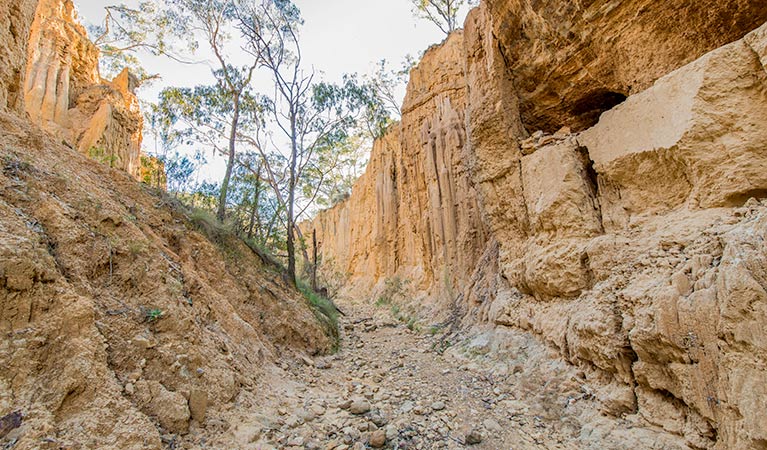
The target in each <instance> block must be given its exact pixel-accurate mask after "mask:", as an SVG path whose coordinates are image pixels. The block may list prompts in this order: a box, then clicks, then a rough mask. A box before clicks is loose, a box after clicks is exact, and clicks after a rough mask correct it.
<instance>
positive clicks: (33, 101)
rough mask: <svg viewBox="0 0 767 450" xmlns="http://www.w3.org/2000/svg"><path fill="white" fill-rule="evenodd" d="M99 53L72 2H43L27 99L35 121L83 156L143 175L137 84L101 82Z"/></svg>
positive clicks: (123, 78)
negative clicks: (135, 92)
mask: <svg viewBox="0 0 767 450" xmlns="http://www.w3.org/2000/svg"><path fill="white" fill-rule="evenodd" d="M98 58H99V50H98V48H97V47H96V46H95V45H94V44H93V43H92V42H91V41H90V40H89V39H88V37H87V33H86V31H85V28H84V27H83V26H82V25H81V24H80V22H79V20H78V18H77V13H76V10H75V7H74V4H73V3H72V1H71V0H66V1H62V0H41V1H40V2H39V4H38V6H37V11H36V13H35V17H34V22H33V23H32V26H31V31H30V34H29V46H28V53H27V64H26V77H25V82H24V101H25V106H26V111H27V113H28V114H29V117H30V118H31V120H32V122H33V123H35V124H36V125H38V126H40V127H42V128H43V129H44V130H46V131H48V132H50V133H52V134H54V135H55V136H56V137H58V138H59V139H61V140H62V141H63V142H65V143H66V144H67V145H69V146H71V147H72V148H75V149H77V150H78V151H79V152H80V153H83V154H85V155H89V156H91V157H92V158H94V159H96V160H98V161H101V162H104V163H106V164H108V165H110V166H112V167H116V168H119V169H122V170H125V171H126V172H128V173H130V174H131V175H133V176H134V177H138V176H139V172H140V169H141V160H140V158H141V140H142V128H143V116H142V115H141V110H140V108H139V102H138V98H137V97H136V95H135V94H134V90H135V89H136V87H137V80H136V79H135V78H134V77H133V76H132V75H131V74H130V73H129V72H128V71H127V70H125V71H123V72H122V73H121V74H120V75H119V76H118V77H116V78H115V79H114V80H112V81H108V80H102V78H101V76H100V75H99V67H98Z"/></svg>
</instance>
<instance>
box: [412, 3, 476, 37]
mask: <svg viewBox="0 0 767 450" xmlns="http://www.w3.org/2000/svg"><path fill="white" fill-rule="evenodd" d="M410 3H412V4H413V13H414V14H415V15H416V17H419V18H421V19H425V20H428V21H429V22H431V23H433V24H434V25H436V26H437V27H438V28H439V29H440V30H441V31H442V32H443V33H445V34H450V33H452V32H453V31H455V30H456V29H457V28H458V27H459V26H460V24H459V23H458V13H459V12H461V9H462V8H463V7H464V6H472V5H476V4H477V3H478V1H477V0H410Z"/></svg>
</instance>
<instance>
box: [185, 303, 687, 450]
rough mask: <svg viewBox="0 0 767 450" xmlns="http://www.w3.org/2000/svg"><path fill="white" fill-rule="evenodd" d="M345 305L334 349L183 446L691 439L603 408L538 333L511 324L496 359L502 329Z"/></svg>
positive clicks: (490, 445) (651, 443)
mask: <svg viewBox="0 0 767 450" xmlns="http://www.w3.org/2000/svg"><path fill="white" fill-rule="evenodd" d="M342 309H343V310H344V311H345V312H346V313H347V316H346V317H345V318H342V328H343V330H344V333H343V337H342V344H341V345H342V348H341V350H340V351H339V352H338V353H337V354H335V355H333V356H329V357H325V358H316V359H309V358H302V359H299V360H296V361H293V362H292V363H281V366H280V367H276V368H275V369H274V370H273V371H271V372H270V374H269V375H268V377H269V378H270V379H268V380H262V382H263V384H262V385H264V386H271V388H269V389H265V390H263V391H262V392H261V393H260V394H258V395H255V396H254V397H253V398H247V399H244V398H243V399H240V400H239V403H240V404H239V405H236V410H237V411H243V410H245V411H248V412H247V413H245V414H242V413H239V412H232V413H231V414H230V415H228V416H227V417H226V418H225V419H224V420H219V419H215V418H212V419H208V421H207V423H206V427H207V428H208V430H207V431H208V432H207V433H205V435H206V436H209V435H210V434H209V431H210V430H209V428H210V427H211V426H215V424H213V422H217V423H219V424H220V425H221V426H222V427H223V428H224V429H226V431H224V432H223V433H222V434H221V435H219V437H218V438H217V439H215V440H209V439H205V438H202V436H203V434H202V433H201V434H200V435H199V436H200V438H199V439H195V434H196V433H197V430H200V429H199V428H197V427H193V428H192V431H191V433H190V435H189V436H187V438H186V439H187V440H186V441H185V443H184V444H182V445H180V447H187V446H188V447H190V448H219V447H220V446H222V445H225V446H235V447H237V448H250V449H275V448H303V449H336V450H345V449H355V450H356V449H360V450H361V449H366V448H390V449H462V448H472V449H565V448H568V449H569V448H636V447H635V445H639V446H640V447H641V448H664V449H668V448H686V447H685V446H684V445H682V444H681V443H680V442H679V441H678V440H676V439H675V438H672V437H670V436H669V435H667V434H663V433H661V432H658V431H655V430H651V429H648V428H643V427H642V426H641V425H642V424H641V423H640V419H639V418H636V417H635V418H633V419H632V418H630V417H629V418H622V419H616V418H607V417H605V416H603V415H602V414H600V412H599V402H598V401H597V400H596V396H597V394H596V393H593V392H591V390H590V388H589V386H588V385H586V384H585V383H584V382H583V381H582V379H583V378H584V374H583V373H580V372H578V371H576V370H574V369H572V368H571V367H568V366H566V365H564V364H562V363H560V362H558V361H557V360H555V359H551V358H550V357H549V356H550V355H549V356H547V354H546V353H547V350H546V349H545V347H541V346H539V345H537V344H535V343H534V341H533V340H525V339H526V338H524V337H521V336H517V337H516V338H515V337H512V336H506V337H505V338H504V339H503V341H505V342H506V343H507V344H508V346H509V348H512V347H513V348H514V349H515V350H516V351H517V352H518V353H517V354H516V355H514V356H515V357H514V356H512V357H511V358H510V359H509V358H508V357H509V355H508V354H507V355H505V356H506V357H505V358H504V359H503V361H505V362H500V360H498V359H494V358H490V357H489V356H488V355H487V354H485V353H486V352H488V351H489V350H490V349H489V347H490V346H492V345H494V344H491V342H492V341H498V340H499V339H498V336H494V337H493V338H492V339H491V338H489V337H488V336H487V335H480V336H479V337H476V338H475V339H473V340H471V341H467V342H466V343H463V344H454V345H451V343H449V342H448V341H447V340H446V339H445V336H444V335H442V334H441V333H440V332H439V331H438V330H435V329H426V330H424V329H418V328H417V327H413V325H412V324H411V326H410V327H408V325H407V323H405V322H402V321H397V320H395V319H393V318H392V316H391V314H390V313H389V310H388V308H376V307H373V306H364V305H359V304H357V305H349V304H343V306H342ZM410 328H414V329H410ZM498 351H499V349H498V348H494V349H493V353H494V354H499V353H498ZM501 353H502V352H501ZM522 363H528V364H524V365H523V364H522ZM544 374H545V375H544Z"/></svg>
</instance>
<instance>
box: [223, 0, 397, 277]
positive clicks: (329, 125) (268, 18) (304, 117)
mask: <svg viewBox="0 0 767 450" xmlns="http://www.w3.org/2000/svg"><path fill="white" fill-rule="evenodd" d="M235 11H236V15H237V18H238V21H239V29H240V31H241V33H242V34H243V36H244V38H245V42H246V46H245V50H246V51H247V52H248V53H250V54H251V55H252V56H253V57H254V58H255V59H256V60H258V61H259V68H260V69H262V70H264V71H265V72H266V73H267V74H268V75H269V76H270V77H271V79H272V81H273V84H274V90H273V92H272V95H271V108H270V109H269V110H270V112H271V123H272V124H273V127H274V129H275V133H273V134H263V135H256V136H247V135H243V139H244V140H245V141H247V142H249V143H251V144H252V145H253V146H254V148H256V149H258V151H259V152H260V153H261V155H262V157H263V160H264V170H265V173H266V175H267V179H268V180H269V182H270V184H271V185H272V187H273V189H274V191H275V194H276V196H277V198H278V199H279V201H280V202H281V204H282V205H284V207H285V213H286V222H287V223H286V224H285V225H286V241H287V242H286V243H287V253H288V255H287V256H288V268H287V270H288V278H289V280H290V281H291V282H292V283H295V282H296V256H295V255H296V235H297V236H298V237H299V239H300V238H301V237H302V236H301V231H300V229H299V228H298V227H297V225H296V224H297V219H298V218H300V216H301V215H302V214H303V213H304V212H305V211H306V210H307V208H309V207H310V205H311V203H312V202H313V201H314V199H315V198H316V197H317V195H318V194H319V192H320V189H321V187H322V186H323V185H324V183H325V175H326V174H327V173H328V167H327V166H326V163H332V162H333V160H334V158H333V156H332V154H333V152H334V151H335V150H336V149H337V148H338V145H339V144H340V143H343V142H345V141H346V140H347V139H348V138H349V135H350V132H351V130H353V129H355V128H356V127H358V126H359V124H360V121H363V120H372V121H381V120H384V119H383V118H382V116H383V114H382V113H381V112H380V110H381V107H380V106H379V105H377V104H376V102H377V97H376V96H375V95H374V93H373V92H372V91H371V89H370V88H369V87H368V86H366V85H364V84H362V83H360V82H359V81H358V80H357V79H356V77H352V76H346V77H344V80H343V82H342V83H340V84H331V83H326V82H323V81H319V80H318V79H317V78H318V77H317V74H316V73H315V71H314V70H313V69H309V70H307V69H306V68H305V67H304V61H303V54H302V51H301V45H300V42H299V27H300V26H301V25H302V23H303V20H302V18H301V14H300V11H299V10H298V8H297V7H296V6H295V5H294V4H293V3H291V2H290V1H289V0H238V1H237V5H236V8H235ZM271 152H278V153H280V154H282V155H283V156H284V158H285V172H284V173H280V172H279V171H277V170H275V168H274V167H273V165H272V164H271V163H270V158H269V154H270V153H271ZM330 165H331V166H333V164H330ZM307 177H310V179H311V181H308V179H307ZM302 184H303V186H304V187H306V186H309V185H311V187H310V188H309V189H305V190H304V192H301V191H300V190H299V188H300V187H301V186H302ZM301 194H303V199H304V200H305V203H304V205H303V208H301V207H298V208H297V199H298V196H299V195H301ZM305 256H306V255H305Z"/></svg>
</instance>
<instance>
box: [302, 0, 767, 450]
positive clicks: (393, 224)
mask: <svg viewBox="0 0 767 450" xmlns="http://www.w3.org/2000/svg"><path fill="white" fill-rule="evenodd" d="M765 20H767V8H765V5H764V3H763V2H756V1H751V2H749V1H745V2H717V3H716V4H713V3H711V4H709V3H705V4H704V3H700V2H696V3H690V2H685V3H684V5H676V4H675V3H674V2H665V3H664V2H641V1H637V2H611V3H610V2H599V1H597V2H585V3H583V2H537V3H534V4H532V6H531V4H529V3H528V2H516V1H512V0H509V1H488V2H486V3H483V4H482V5H480V7H479V8H477V9H475V10H474V11H473V12H472V13H470V15H469V17H468V19H467V21H466V24H465V29H464V30H463V31H462V32H459V33H455V34H453V35H452V36H450V37H449V38H448V39H447V40H446V41H445V42H444V43H443V44H442V45H441V46H439V47H436V48H433V49H431V50H429V51H428V52H427V53H426V55H425V56H424V58H423V61H422V62H421V64H420V65H419V67H418V68H416V69H415V70H414V71H413V73H412V76H411V83H410V85H409V86H408V94H407V98H406V100H405V104H404V106H403V118H402V123H401V124H399V125H398V126H395V127H393V128H392V130H391V131H390V132H389V134H388V135H387V136H386V137H385V138H384V139H382V140H380V141H378V142H377V143H376V145H375V147H374V150H373V154H372V157H371V163H370V166H369V167H368V170H367V172H366V173H365V175H364V176H363V177H362V178H361V179H360V180H359V181H358V183H357V184H356V185H355V187H354V190H353V194H352V196H351V198H350V199H349V200H347V201H346V202H344V203H342V204H341V205H338V206H336V207H335V208H333V209H331V210H329V211H326V212H323V213H321V214H320V215H319V216H318V217H317V218H316V219H315V221H314V223H313V226H314V228H315V229H316V230H317V232H318V236H319V241H320V245H321V247H320V253H321V254H322V255H323V259H324V261H325V262H326V263H327V265H328V266H331V264H330V261H332V267H333V268H334V270H338V271H341V272H344V273H347V274H348V276H349V285H348V288H347V289H348V292H351V293H354V294H355V295H370V296H371V297H372V300H375V298H376V297H377V295H378V293H380V292H381V291H382V290H383V289H384V284H385V280H387V279H389V280H391V279H393V278H395V277H398V278H400V279H404V280H409V284H407V289H408V291H409V292H408V293H409V295H410V296H411V297H412V298H413V301H412V303H415V304H417V305H418V307H419V308H420V310H421V312H422V316H423V317H428V318H429V320H431V321H433V322H436V321H438V320H442V319H444V318H446V317H452V318H453V319H454V320H457V321H459V322H462V323H463V324H464V325H465V326H479V327H483V326H484V327H491V328H492V327H499V328H501V329H503V328H511V329H514V330H521V331H523V332H527V333H531V334H533V335H534V336H537V338H538V339H540V340H543V341H544V342H546V343H548V344H549V345H550V346H552V347H553V348H555V349H556V350H557V351H558V353H559V355H560V357H561V358H563V359H565V360H567V361H568V362H570V363H571V364H574V365H576V366H579V367H580V368H582V370H584V371H585V373H587V375H588V378H589V380H590V381H591V382H592V383H594V384H595V385H597V386H599V388H598V394H597V395H598V397H599V398H600V399H601V400H602V402H603V404H604V410H605V412H606V413H608V414H611V415H614V416H621V415H629V416H631V417H633V418H637V420H639V422H640V423H643V424H644V425H645V426H658V427H662V428H663V429H665V430H666V431H667V432H669V433H670V434H672V435H677V436H679V437H680V438H681V439H682V442H685V445H688V446H691V447H696V448H711V447H717V446H718V447H720V448H746V447H758V446H760V445H764V443H765V442H767V436H765V435H764V430H766V429H767V423H765V422H764V417H767V403H765V399H766V398H767V392H764V388H763V386H765V385H767V379H765V374H766V373H767V354H766V353H765V352H764V345H765V343H767V335H766V334H765V333H764V331H763V330H762V329H761V328H760V326H759V325H758V324H760V323H761V324H763V323H764V321H765V320H766V319H767V318H766V317H764V311H765V308H767V293H766V290H767V281H766V280H767V270H766V269H765V266H764V261H765V258H767V251H766V250H767V249H766V248H765V246H764V237H765V233H767V228H766V225H767V208H765V205H764V203H763V199H764V198H765V197H766V196H767V177H766V175H765V174H767V147H765V146H766V145H767V144H766V143H767V134H766V132H765V129H766V128H765V124H767V72H766V71H765V65H764V62H765V60H767V58H766V57H765V52H766V51H767V41H766V40H765V38H766V37H767V25H764V26H761V28H758V29H756V30H755V31H753V32H751V30H752V29H754V28H757V27H758V26H759V25H760V24H762V23H764V21H765ZM732 41H734V42H732ZM729 42H732V43H729ZM696 58H697V59H696ZM693 60H694V61H693ZM626 97H627V98H626ZM616 104H617V106H616ZM600 115H601V116H600ZM597 119H599V121H598V123H597ZM564 125H567V126H569V128H563V129H560V127H561V126H564ZM537 130H541V131H538V132H536V131H537ZM555 131H556V133H554V132H555ZM534 132H535V133H534ZM326 269H329V268H328V267H326Z"/></svg>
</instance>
